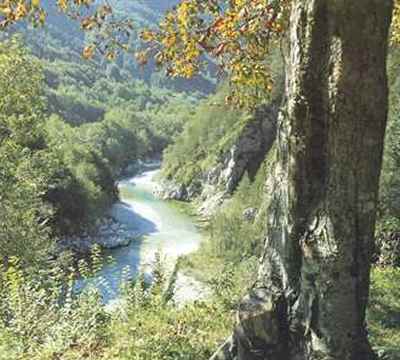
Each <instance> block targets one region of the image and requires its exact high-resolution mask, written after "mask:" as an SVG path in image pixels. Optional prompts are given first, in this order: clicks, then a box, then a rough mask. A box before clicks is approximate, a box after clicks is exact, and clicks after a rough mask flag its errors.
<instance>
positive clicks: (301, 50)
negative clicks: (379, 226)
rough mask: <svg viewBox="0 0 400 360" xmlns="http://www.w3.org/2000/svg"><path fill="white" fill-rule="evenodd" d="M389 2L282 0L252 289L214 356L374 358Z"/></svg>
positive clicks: (247, 359)
mask: <svg viewBox="0 0 400 360" xmlns="http://www.w3.org/2000/svg"><path fill="white" fill-rule="evenodd" d="M391 13H392V2H391V1H390V0H363V1H326V0H297V1H293V4H292V7H291V14H290V29H289V43H290V44H289V47H290V49H289V54H288V57H287V60H286V78H287V81H286V104H285V106H284V108H283V111H282V112H281V116H280V119H279V126H278V128H279V135H278V140H277V142H278V144H277V153H276V162H275V167H274V169H273V170H272V172H271V174H270V176H269V179H268V181H267V185H268V186H267V188H268V190H267V191H268V195H269V196H268V197H269V198H268V202H269V208H268V209H269V210H268V215H267V219H266V221H267V224H268V225H267V228H268V230H267V234H268V235H267V238H266V241H265V249H264V254H263V257H262V261H261V266H260V270H259V275H258V279H257V283H256V285H255V286H254V288H253V290H252V291H251V293H250V294H249V295H248V296H247V297H246V299H245V300H244V301H243V302H242V304H241V305H240V310H239V313H238V326H237V328H236V330H235V333H234V336H233V339H231V340H230V341H229V342H228V343H227V344H225V345H224V347H223V348H222V349H221V350H220V351H219V352H218V353H217V354H216V356H215V357H214V358H215V359H219V358H232V359H236V358H237V359H241V360H253V359H254V360H256V359H268V360H281V359H282V360H285V359H290V360H292V359H293V360H295V359H296V360H300V359H324V360H325V359H326V360H328V359H337V360H339V359H340V360H363V359H373V358H374V354H373V352H372V350H371V347H370V345H369V342H368V339H367V330H366V324H365V311H366V306H367V302H368V289H369V276H370V262H371V252H372V249H373V243H374V226H375V217H376V207H377V198H378V184H379V176H380V169H381V162H382V151H383V142H384V134H385V127H386V118H387V110H388V104H387V95H388V89H387V79H386V56H387V43H388V29H389V25H390V19H391Z"/></svg>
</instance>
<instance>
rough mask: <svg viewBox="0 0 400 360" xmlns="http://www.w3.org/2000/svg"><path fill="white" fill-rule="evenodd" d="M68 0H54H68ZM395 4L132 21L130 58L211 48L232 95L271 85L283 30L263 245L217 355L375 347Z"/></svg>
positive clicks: (283, 357)
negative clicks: (371, 294)
mask: <svg viewBox="0 0 400 360" xmlns="http://www.w3.org/2000/svg"><path fill="white" fill-rule="evenodd" d="M6 3H25V1H22V0H19V1H6ZM39 3H40V2H39V1H32V2H31V3H30V5H29V6H30V7H29V6H27V7H23V6H22V7H21V6H20V7H19V10H18V7H14V8H13V9H15V11H14V12H11V16H8V17H6V18H5V20H4V21H5V22H6V23H5V24H4V26H6V25H7V21H8V22H13V21H15V20H16V18H18V17H23V16H25V13H29V11H30V9H31V10H32V9H33V10H32V12H33V16H34V21H39V22H40V21H42V19H43V13H42V12H41V11H40V10H39V7H38V6H39ZM70 3H72V2H71V1H67V0H65V1H60V2H59V4H61V5H62V7H64V8H65V9H67V6H68V4H70ZM86 3H91V1H75V2H73V4H75V5H79V4H86ZM392 8H393V3H392V0H357V1H351V0H330V1H329V0H291V1H290V0H230V1H222V0H220V1H218V0H208V1H204V0H183V1H182V2H181V5H180V6H178V7H177V8H176V9H175V10H174V11H173V12H171V13H170V14H169V15H168V16H167V18H166V20H165V21H164V22H163V23H162V24H161V31H159V32H144V33H143V34H142V38H143V39H144V40H146V41H150V42H151V43H153V44H154V47H153V48H150V50H146V52H145V53H144V54H139V56H138V58H139V60H144V59H145V57H146V54H147V53H149V51H152V50H154V51H155V52H156V59H157V61H158V62H160V63H167V64H168V71H169V73H170V74H172V75H175V74H177V75H184V76H188V77H189V76H191V75H193V73H195V72H196V71H197V70H198V68H199V66H200V63H201V59H202V56H201V55H202V54H204V53H208V54H209V55H211V56H214V57H216V58H219V59H220V60H221V64H222V66H223V67H224V68H226V69H228V70H229V72H230V73H231V80H232V84H233V85H235V86H236V88H235V89H236V92H235V96H236V95H237V94H239V95H237V96H238V97H239V98H240V97H241V96H242V99H243V93H244V94H245V95H246V94H247V95H252V96H254V97H259V96H260V95H261V96H263V94H264V90H267V91H269V90H270V87H271V86H272V85H273V77H271V76H270V75H269V73H268V71H269V68H268V63H267V62H266V61H265V59H266V58H267V49H268V46H270V43H271V41H273V39H276V38H277V36H281V34H286V41H287V43H288V53H287V55H286V58H285V63H286V101H285V104H284V106H283V108H282V111H281V115H280V118H279V126H278V129H279V130H278V140H277V146H276V154H275V164H274V167H273V169H271V173H270V176H269V178H268V180H267V194H266V195H267V198H268V199H267V200H266V201H268V215H267V218H266V219H265V221H266V222H267V237H266V240H265V248H264V249H265V250H264V254H263V257H262V259H261V265H260V270H259V274H258V278H257V282H256V284H255V286H254V288H253V289H252V291H251V293H250V294H249V295H248V296H247V297H246V298H245V299H244V301H243V302H242V304H241V305H240V309H239V312H238V325H237V327H236V329H235V331H234V334H233V336H232V338H231V339H229V340H228V341H227V343H226V344H224V345H223V346H222V348H221V349H220V350H219V351H218V352H217V353H216V355H215V356H214V359H239V360H258V359H259V360H261V359H265V360H303V359H304V360H305V359H312V360H317V359H318V360H319V359H321V360H322V359H323V360H328V359H329V360H333V359H335V360H363V359H373V358H374V354H373V352H372V350H371V347H370V345H369V342H368V338H367V330H366V324H365V311H366V306H367V302H368V290H369V274H370V259H371V251H372V248H373V243H374V227H375V217H376V207H377V197H378V184H379V176H380V169H381V162H382V152H383V141H384V134H385V127H386V118H387V108H388V104H387V98H388V89H387V79H386V57H387V45H388V37H389V36H388V35H389V26H390V20H391V14H392ZM35 9H36V10H35ZM110 11H111V9H110V8H109V7H108V6H106V7H100V8H99V10H98V12H97V13H96V14H95V15H94V16H92V17H88V16H86V17H83V18H82V26H83V28H85V29H87V30H92V29H96V28H97V27H99V26H100V25H101V22H102V21H103V19H104V18H106V17H107V16H108V14H110ZM35 16H36V17H35ZM35 19H36V20H35ZM285 24H288V25H287V30H286V31H285ZM114 43H116V44H117V45H118V41H115V42H114ZM100 45H101V44H100ZM96 46H97V45H96ZM96 46H93V45H92V46H90V47H88V48H86V49H85V51H84V55H85V56H86V57H91V56H92V55H93V53H94V51H95V50H96V48H97V47H96ZM160 46H161V47H160ZM122 48H124V46H122ZM101 49H102V48H101V46H100V50H101ZM103 49H104V48H103ZM107 49H109V47H107ZM103 52H104V51H103ZM106 56H108V57H111V58H112V57H113V56H114V53H113V52H109V51H108V50H107V52H106ZM243 89H246V91H244V92H243V93H242V95H240V93H241V90H243ZM248 89H250V90H248ZM247 100H248V99H247ZM247 100H244V101H243V100H242V101H241V102H242V103H243V104H247V103H249V104H250V105H251V103H252V102H251V101H250V102H249V101H247Z"/></svg>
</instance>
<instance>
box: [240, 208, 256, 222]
mask: <svg viewBox="0 0 400 360" xmlns="http://www.w3.org/2000/svg"><path fill="white" fill-rule="evenodd" d="M256 215H257V209H255V208H247V209H245V210H244V211H243V218H244V219H245V220H247V221H253V220H254V219H255V218H256Z"/></svg>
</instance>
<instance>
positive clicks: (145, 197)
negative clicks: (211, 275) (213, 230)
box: [91, 170, 202, 303]
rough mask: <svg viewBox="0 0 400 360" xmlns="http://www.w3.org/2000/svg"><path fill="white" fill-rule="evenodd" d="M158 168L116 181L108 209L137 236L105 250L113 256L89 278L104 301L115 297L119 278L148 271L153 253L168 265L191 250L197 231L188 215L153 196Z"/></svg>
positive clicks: (192, 249) (195, 243)
mask: <svg viewBox="0 0 400 360" xmlns="http://www.w3.org/2000/svg"><path fill="white" fill-rule="evenodd" d="M157 172H158V170H150V171H145V172H143V173H142V174H140V175H137V176H135V177H133V178H130V179H127V180H123V181H120V182H119V184H118V187H119V192H120V199H121V201H120V202H118V203H116V204H115V205H114V206H113V208H112V209H111V214H112V216H113V217H114V218H115V219H116V220H118V221H119V222H120V223H122V224H124V225H125V226H126V227H127V228H128V229H129V230H132V231H133V232H140V233H141V235H140V236H139V237H138V238H137V239H136V240H134V241H132V242H131V243H130V245H129V246H127V247H121V248H117V249H113V250H109V251H107V253H106V255H109V256H111V257H112V258H113V262H112V263H108V264H105V265H104V267H103V269H102V271H101V272H100V273H99V274H98V275H97V276H96V278H94V279H91V282H95V283H96V286H97V287H98V288H99V289H100V291H101V293H102V295H103V299H104V301H105V302H106V303H109V302H110V301H113V300H116V299H117V298H118V293H119V288H120V284H121V279H123V278H125V277H126V272H127V271H129V277H135V276H137V274H138V273H139V272H144V273H145V274H149V272H150V270H151V265H152V263H153V262H154V258H155V254H156V253H157V252H160V253H161V254H162V256H163V257H164V258H165V260H166V264H167V265H168V266H169V267H170V266H173V265H174V263H175V262H176V259H177V258H178V257H179V256H181V255H185V254H188V253H190V252H193V251H195V250H196V249H197V248H198V246H199V244H200V241H201V238H202V237H201V233H200V231H199V230H198V229H197V228H196V226H195V224H194V222H193V221H192V219H191V218H190V216H188V215H186V214H183V213H182V212H180V211H179V210H178V209H176V208H175V207H174V206H173V205H172V204H171V203H168V202H166V201H163V200H160V199H157V198H156V197H155V196H154V195H153V188H154V186H155V182H154V180H153V179H154V176H155V175H157Z"/></svg>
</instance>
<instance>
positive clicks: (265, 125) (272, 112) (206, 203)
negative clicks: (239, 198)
mask: <svg viewBox="0 0 400 360" xmlns="http://www.w3.org/2000/svg"><path fill="white" fill-rule="evenodd" d="M279 101H280V100H277V101H275V102H273V103H271V104H270V105H268V106H264V107H261V108H260V109H258V110H257V111H256V112H255V114H254V118H253V119H252V120H250V121H249V122H248V123H247V124H246V125H245V126H244V128H243V129H242V131H241V134H240V135H239V137H238V138H237V140H236V141H235V143H234V144H233V145H232V146H231V148H230V149H229V150H228V151H226V152H225V153H223V154H222V155H221V156H220V158H219V160H218V161H217V164H216V165H215V166H213V167H212V168H210V169H208V170H207V171H205V172H204V173H202V174H201V175H200V176H199V177H198V178H196V179H194V180H193V181H192V182H191V183H190V184H187V185H185V184H177V183H175V182H174V181H173V180H172V181H168V180H165V181H163V182H161V183H160V184H159V185H158V187H157V188H156V190H155V191H154V193H155V195H156V196H158V197H160V198H161V199H164V200H166V199H173V200H179V201H191V200H194V199H197V200H198V210H199V213H200V214H201V215H203V216H204V217H210V216H211V215H213V214H214V213H215V211H216V210H217V209H218V207H220V206H221V204H222V203H223V202H224V200H225V199H227V198H229V197H230V195H232V193H233V192H234V191H235V189H236V188H237V186H238V185H239V183H240V180H241V179H242V177H243V175H244V174H245V173H246V172H247V173H248V175H249V177H250V179H253V178H254V177H255V175H256V173H257V170H258V169H259V167H260V165H261V163H262V162H263V160H264V159H265V155H266V154H267V153H268V151H269V150H270V148H271V147H272V145H273V143H274V140H275V137H276V119H277V116H278V108H279Z"/></svg>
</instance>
